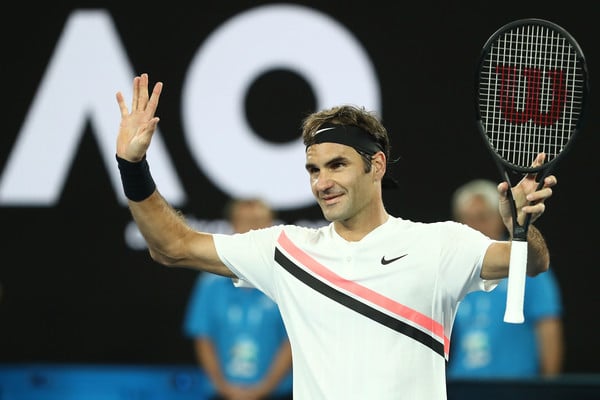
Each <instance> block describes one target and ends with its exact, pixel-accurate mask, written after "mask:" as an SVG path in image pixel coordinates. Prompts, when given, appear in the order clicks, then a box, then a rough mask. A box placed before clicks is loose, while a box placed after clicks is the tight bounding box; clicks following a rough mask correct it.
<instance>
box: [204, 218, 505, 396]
mask: <svg viewBox="0 0 600 400" xmlns="http://www.w3.org/2000/svg"><path fill="white" fill-rule="evenodd" d="M214 240H215V245H216V248H217V252H218V254H219V257H220V258H221V260H222V261H223V262H224V263H225V265H227V266H228V267H229V268H230V269H231V270H232V271H233V272H234V273H235V274H236V275H237V276H238V278H239V280H241V281H242V282H240V284H241V285H246V286H248V285H251V286H254V287H256V288H258V289H260V290H261V291H263V292H264V293H265V294H267V295H268V296H269V297H271V298H272V299H273V300H274V301H275V302H276V303H277V304H278V305H279V308H280V311H281V314H282V317H283V320H284V322H285V326H286V329H287V332H288V335H289V337H290V342H291V344H292V354H293V374H294V399H295V400H320V399H323V400H342V399H343V400H351V399H357V400H358V399H360V400H365V399H377V400H387V399H411V400H443V399H446V378H445V367H446V365H445V364H446V363H445V361H446V360H447V359H448V349H449V347H450V342H449V338H450V333H451V330H452V323H453V321H454V316H455V313H456V309H457V307H458V302H459V300H461V299H462V297H463V296H464V295H465V294H466V293H468V292H470V291H473V290H491V288H492V287H494V284H495V282H487V285H486V282H485V281H484V280H482V279H481V278H480V270H481V263H482V260H483V256H484V254H485V251H486V249H487V248H488V246H489V245H490V244H491V243H492V240H491V239H489V238H487V237H486V236H484V235H483V234H481V233H480V232H478V231H476V230H474V229H471V228H468V227H467V226H465V225H462V224H458V223H455V222H440V223H432V224H426V223H418V222H412V221H408V220H403V219H400V218H395V217H389V218H388V220H387V222H386V223H384V224H383V225H381V226H379V227H377V228H376V229H375V230H373V231H372V232H370V233H369V234H368V235H367V236H365V237H364V238H363V239H362V240H360V241H358V242H348V241H346V240H345V239H343V238H341V237H340V236H339V235H338V234H337V233H336V232H335V230H334V228H333V224H330V225H328V226H325V227H322V228H319V229H314V228H304V227H298V226H291V225H278V226H275V227H271V228H266V229H260V230H255V231H250V232H248V233H245V234H235V235H221V234H217V235H215V236H214Z"/></svg>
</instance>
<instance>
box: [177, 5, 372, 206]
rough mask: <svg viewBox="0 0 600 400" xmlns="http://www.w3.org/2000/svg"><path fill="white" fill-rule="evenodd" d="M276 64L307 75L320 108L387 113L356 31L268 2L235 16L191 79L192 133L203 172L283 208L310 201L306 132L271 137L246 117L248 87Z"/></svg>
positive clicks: (186, 116) (204, 51) (187, 107)
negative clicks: (273, 139)
mask: <svg viewBox="0 0 600 400" xmlns="http://www.w3.org/2000/svg"><path fill="white" fill-rule="evenodd" d="M272 69H287V70H291V71H294V72H295V73H297V74H299V75H300V76H302V77H303V78H304V79H306V81H307V82H309V84H310V85H311V88H312V90H313V91H314V94H315V98H316V99H317V108H318V109H322V108H326V107H331V106H335V105H340V104H356V105H360V106H364V107H366V108H367V109H369V110H373V111H376V112H380V93H379V84H378V80H377V76H376V73H375V71H374V68H373V65H372V63H371V61H370V59H369V56H368V55H367V53H366V52H365V51H364V49H363V48H362V46H361V44H360V43H359V42H358V41H357V40H356V38H355V37H354V36H353V35H352V33H351V32H349V31H348V30H347V29H345V28H344V27H343V26H342V25H340V24H339V23H338V22H337V21H336V20H334V19H332V18H331V17H329V16H327V15H325V14H323V13H321V12H318V11H316V10H313V9H311V8H306V7H303V6H297V5H267V6H260V7H256V8H253V9H250V10H248V11H246V12H243V13H241V14H239V15H237V16H235V17H233V18H232V19H230V20H228V21H227V22H225V23H224V24H222V25H221V26H220V27H219V28H218V29H217V30H215V31H214V32H213V33H212V34H211V35H210V36H209V37H208V38H207V39H206V41H205V43H204V44H203V46H201V48H200V49H199V51H198V53H197V54H196V56H195V57H194V59H193V60H192V62H191V64H190V67H189V70H188V72H187V75H186V79H185V81H184V85H183V94H182V96H183V99H182V100H183V111H182V112H183V115H182V118H183V126H184V134H185V137H186V140H187V142H188V146H189V150H190V152H191V154H192V155H193V157H194V159H195V160H196V162H197V163H198V165H199V166H200V167H201V168H202V171H203V172H204V173H205V174H206V176H207V177H209V178H210V179H211V181H212V182H213V183H214V184H215V185H216V186H217V187H219V188H220V189H221V190H223V191H224V192H226V193H228V194H229V195H230V196H231V197H246V196H260V197H262V198H263V199H264V200H266V201H267V202H269V204H271V206H272V207H274V208H275V209H292V208H300V207H305V206H309V205H311V204H313V203H314V198H313V196H312V193H311V191H310V187H309V183H308V177H307V175H306V171H305V170H304V163H305V158H304V146H303V144H302V140H301V138H298V139H297V140H294V141H292V142H288V143H270V142H267V141H265V140H264V139H262V138H261V137H260V136H258V135H255V134H254V133H253V132H252V129H251V128H250V127H249V125H248V123H247V121H246V117H245V110H244V99H245V96H246V92H247V90H248V88H249V87H250V85H251V84H252V82H253V81H254V80H255V79H256V78H257V77H259V76H260V75H261V74H262V73H264V72H266V71H269V70H272ZM285 100H286V99H282V101H285ZM300 122H301V121H298V126H300Z"/></svg>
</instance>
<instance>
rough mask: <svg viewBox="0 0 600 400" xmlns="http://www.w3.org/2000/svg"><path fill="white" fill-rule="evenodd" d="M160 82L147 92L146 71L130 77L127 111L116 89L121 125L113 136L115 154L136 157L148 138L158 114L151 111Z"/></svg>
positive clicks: (153, 129)
mask: <svg viewBox="0 0 600 400" xmlns="http://www.w3.org/2000/svg"><path fill="white" fill-rule="evenodd" d="M162 87H163V84H162V82H157V83H156V84H155V85H154V89H153V90H152V95H151V96H149V92H148V74H145V73H144V74H141V75H140V76H136V77H135V78H134V79H133V99H132V101H131V112H130V111H129V110H128V108H127V106H126V105H125V99H124V97H123V94H122V93H121V92H118V93H117V103H118V104H119V109H120V110H121V125H120V127H119V134H118V136H117V155H118V156H119V157H121V158H123V159H125V160H127V161H131V162H137V161H140V160H141V159H142V158H143V157H144V155H145V154H146V151H147V150H148V147H149V146H150V142H151V141H152V136H153V135H154V131H155V130H156V126H157V125H158V121H159V118H158V117H156V116H155V115H154V113H155V112H156V108H157V107H158V99H159V98H160V93H161V91H162Z"/></svg>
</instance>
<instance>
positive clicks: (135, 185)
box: [116, 155, 156, 201]
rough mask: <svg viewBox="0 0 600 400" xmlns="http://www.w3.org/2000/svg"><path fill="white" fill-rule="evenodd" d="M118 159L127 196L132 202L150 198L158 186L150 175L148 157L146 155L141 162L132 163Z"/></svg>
mask: <svg viewBox="0 0 600 400" xmlns="http://www.w3.org/2000/svg"><path fill="white" fill-rule="evenodd" d="M116 158H117V164H118V165H119V172H120V173H121V183H123V190H124V191H125V196H127V198H128V199H129V200H132V201H142V200H145V199H147V198H148V197H150V195H151V194H152V193H154V190H156V184H155V183H154V179H152V175H151V174H150V166H149V165H148V161H146V156H145V155H144V158H142V160H141V161H139V162H130V161H127V160H125V159H123V158H121V157H119V156H117V155H116Z"/></svg>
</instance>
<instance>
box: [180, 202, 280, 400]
mask: <svg viewBox="0 0 600 400" xmlns="http://www.w3.org/2000/svg"><path fill="white" fill-rule="evenodd" d="M225 214H226V217H227V219H228V220H229V221H230V223H231V227H232V229H233V231H234V232H236V233H243V232H247V231H249V230H251V229H260V228H265V227H268V226H271V225H272V224H273V221H274V215H273V211H272V210H271V208H270V207H269V206H268V205H267V204H265V203H264V202H263V201H261V200H258V199H237V200H233V201H231V202H230V203H229V204H228V205H227V207H226V209H225ZM184 332H185V334H186V336H188V337H190V338H192V339H194V347H195V352H196V357H197V360H198V363H199V365H200V366H201V368H203V370H204V372H205V374H206V375H207V376H208V378H209V380H210V381H211V383H212V386H213V389H214V392H213V393H212V394H211V397H210V399H211V400H217V399H223V400H234V399H237V400H258V399H269V400H271V399H278V400H279V399H281V400H284V399H291V398H292V375H291V366H292V355H291V348H290V345H289V341H288V338H287V334H286V331H285V327H284V325H283V321H282V319H281V316H280V313H279V308H278V307H277V305H276V304H275V303H274V302H273V301H272V300H271V299H269V298H268V297H267V296H266V295H265V294H263V293H262V292H260V291H258V290H257V289H254V288H250V287H235V286H234V285H233V283H232V280H231V278H226V277H223V276H219V275H213V274H207V273H202V274H201V275H200V276H199V277H198V281H197V283H196V286H195V287H194V290H193V292H192V295H191V298H190V302H189V305H188V309H187V314H186V317H185V321H184Z"/></svg>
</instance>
